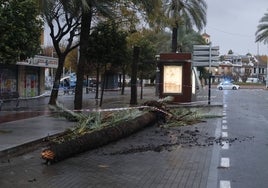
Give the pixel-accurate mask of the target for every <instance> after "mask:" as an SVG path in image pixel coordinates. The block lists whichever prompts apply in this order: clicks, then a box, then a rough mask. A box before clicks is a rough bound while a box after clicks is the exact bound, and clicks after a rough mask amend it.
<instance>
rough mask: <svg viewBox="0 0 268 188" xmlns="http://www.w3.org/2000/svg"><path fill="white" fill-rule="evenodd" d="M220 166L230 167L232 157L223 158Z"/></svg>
mask: <svg viewBox="0 0 268 188" xmlns="http://www.w3.org/2000/svg"><path fill="white" fill-rule="evenodd" d="M220 167H224V168H229V167H230V159H229V158H227V157H226V158H224V157H223V158H221V165H220Z"/></svg>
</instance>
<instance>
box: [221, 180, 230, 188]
mask: <svg viewBox="0 0 268 188" xmlns="http://www.w3.org/2000/svg"><path fill="white" fill-rule="evenodd" d="M220 188H231V182H230V181H226V180H221V181H220Z"/></svg>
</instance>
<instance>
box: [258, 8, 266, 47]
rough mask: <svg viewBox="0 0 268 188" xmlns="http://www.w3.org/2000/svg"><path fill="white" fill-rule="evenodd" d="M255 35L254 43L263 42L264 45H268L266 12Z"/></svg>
mask: <svg viewBox="0 0 268 188" xmlns="http://www.w3.org/2000/svg"><path fill="white" fill-rule="evenodd" d="M255 35H256V40H255V41H256V42H264V44H266V43H268V12H267V13H265V14H264V16H263V17H262V18H261V19H260V22H259V25H258V29H257V31H256V33H255Z"/></svg>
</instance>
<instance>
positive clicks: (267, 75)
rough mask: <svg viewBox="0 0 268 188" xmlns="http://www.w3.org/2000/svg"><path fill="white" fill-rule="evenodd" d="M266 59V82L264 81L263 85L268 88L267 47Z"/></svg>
mask: <svg viewBox="0 0 268 188" xmlns="http://www.w3.org/2000/svg"><path fill="white" fill-rule="evenodd" d="M266 59H267V62H266V64H267V67H266V81H265V83H266V88H268V46H267V56H266Z"/></svg>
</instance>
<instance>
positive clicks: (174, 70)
mask: <svg viewBox="0 0 268 188" xmlns="http://www.w3.org/2000/svg"><path fill="white" fill-rule="evenodd" d="M163 84H164V93H182V66H176V65H166V66H164V83H163Z"/></svg>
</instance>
